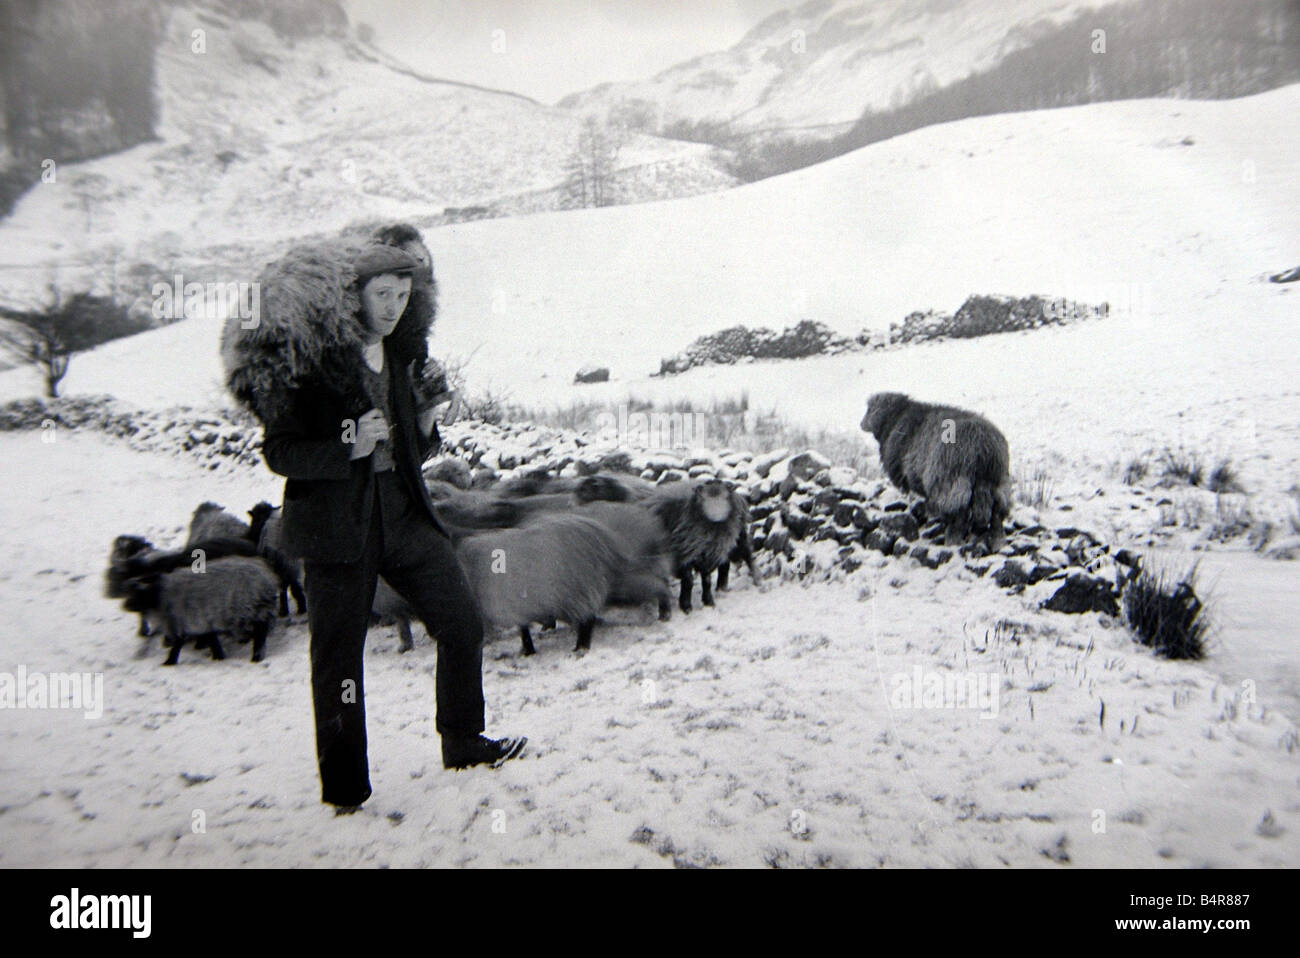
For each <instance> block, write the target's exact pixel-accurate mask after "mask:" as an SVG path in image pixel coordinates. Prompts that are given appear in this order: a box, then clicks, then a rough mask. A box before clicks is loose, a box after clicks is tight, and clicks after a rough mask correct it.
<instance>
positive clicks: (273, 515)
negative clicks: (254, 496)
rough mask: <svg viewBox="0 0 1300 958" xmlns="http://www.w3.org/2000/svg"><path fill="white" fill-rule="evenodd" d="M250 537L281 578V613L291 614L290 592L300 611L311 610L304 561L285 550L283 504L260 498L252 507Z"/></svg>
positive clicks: (249, 513)
mask: <svg viewBox="0 0 1300 958" xmlns="http://www.w3.org/2000/svg"><path fill="white" fill-rule="evenodd" d="M248 518H249V525H248V538H249V539H250V540H251V541H252V542H255V543H257V551H258V552H259V553H260V554H261V555H262V556H264V557H265V558H266V560H267V561H268V562H270V563H271V567H272V568H273V569H274V570H275V574H276V576H277V577H278V578H279V580H280V614H281V615H288V614H289V595H290V594H292V595H293V601H294V602H295V603H296V604H297V606H298V614H299V615H302V613H303V612H305V611H306V610H307V597H306V595H305V594H304V593H303V590H302V575H303V565H302V560H301V559H291V558H289V556H288V555H286V554H285V552H284V550H283V548H282V543H283V541H284V532H283V525H284V521H283V519H281V517H280V507H279V506H273V505H271V504H270V503H269V502H259V503H258V504H257V505H255V506H253V508H251V509H249V510H248Z"/></svg>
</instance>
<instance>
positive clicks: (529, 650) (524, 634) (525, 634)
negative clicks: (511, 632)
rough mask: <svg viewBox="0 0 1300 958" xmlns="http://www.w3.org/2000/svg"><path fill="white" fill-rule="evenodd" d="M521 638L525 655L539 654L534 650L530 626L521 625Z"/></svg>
mask: <svg viewBox="0 0 1300 958" xmlns="http://www.w3.org/2000/svg"><path fill="white" fill-rule="evenodd" d="M519 638H520V639H521V640H522V641H523V646H524V655H535V654H536V653H537V650H536V649H535V648H533V636H532V633H531V632H529V631H528V626H526V625H521V626H520V627H519Z"/></svg>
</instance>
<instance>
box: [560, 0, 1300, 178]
mask: <svg viewBox="0 0 1300 958" xmlns="http://www.w3.org/2000/svg"><path fill="white" fill-rule="evenodd" d="M958 28H960V29H961V36H960V37H950V36H949V33H950V32H951V31H953V30H955V29H958ZM792 35H794V36H795V37H797V38H799V39H800V42H801V43H802V44H803V45H804V46H805V47H806V53H805V54H804V55H795V54H794V53H793V52H792V51H791V50H790V49H789V48H790V45H791V43H793V42H794V41H792V40H791V36H792ZM828 35H829V38H830V39H827V37H828ZM940 41H942V42H940ZM758 49H762V50H763V51H764V52H763V53H762V55H761V56H757V55H756V51H757V50H758ZM935 51H941V52H939V53H936V52H935ZM716 57H717V58H720V61H719V62H725V63H727V64H728V65H729V66H728V68H727V69H726V70H724V69H722V68H721V67H720V65H719V62H715V61H714V60H713V59H710V58H702V59H699V60H695V61H691V62H690V63H688V64H683V65H681V66H680V67H674V68H673V69H672V70H670V71H666V72H665V73H664V74H661V75H660V76H659V77H656V78H655V80H654V81H650V83H649V84H646V85H644V86H641V87H638V86H636V85H621V86H618V87H613V86H611V87H604V88H599V89H598V90H596V91H592V92H591V93H590V94H580V95H577V96H574V97H570V98H567V99H566V100H564V101H562V103H564V104H566V105H571V106H574V107H586V108H593V107H594V106H596V105H597V104H601V105H604V106H605V107H606V108H609V109H614V110H616V111H619V112H621V113H623V114H625V115H628V116H631V117H634V118H639V119H640V122H641V123H642V125H643V128H646V129H654V130H657V131H661V132H664V133H665V134H666V135H676V136H682V137H683V138H686V139H691V140H696V141H700V142H710V143H715V144H720V145H725V146H726V147H728V148H729V149H731V150H734V151H735V152H736V154H737V155H738V162H737V164H736V165H735V166H734V167H733V168H732V169H733V172H735V173H737V175H739V176H740V177H741V178H743V179H748V180H753V179H759V178H762V177H764V176H770V175H773V174H776V173H782V172H787V171H789V170H793V169H798V168H800V167H804V166H808V165H809V164H811V163H816V162H820V161H822V160H826V159H829V158H830V157H833V156H838V155H840V154H842V153H846V152H848V151H849V150H853V149H857V148H859V147H862V146H865V145H867V144H868V143H874V142H877V141H879V140H883V139H888V138H889V137H891V136H897V135H899V134H901V133H906V132H909V131H911V130H915V129H919V128H921V127H924V126H928V125H930V124H933V123H943V122H948V121H951V120H958V119H964V118H966V117H971V116H983V115H988V114H993V113H1006V112H1015V111H1020V110H1033V109H1042V108H1049V107H1055V106H1069V105H1075V104H1083V103H1094V102H1104V101H1109V100H1122V99H1133V98H1142V97H1152V96H1174V97H1184V98H1204V99H1217V98H1225V97H1236V96H1245V95H1249V94H1252V93H1258V92H1261V91H1264V90H1269V89H1275V88H1277V87H1279V86H1284V85H1286V84H1289V83H1293V82H1296V81H1297V80H1300V2H1297V0H1234V2H1232V3H1223V2H1221V0H1143V2H1112V3H1106V2H1105V0H1099V2H1096V3H1092V4H1067V3H1046V2H1044V3H1038V4H1035V3H1032V2H1030V0H1022V2H1010V3H1006V2H998V3H990V2H988V0H955V2H946V3H940V4H930V5H929V6H927V7H920V6H918V5H916V4H906V5H904V6H894V5H891V4H888V3H882V4H871V5H869V6H868V5H864V4H862V3H858V2H855V3H847V4H846V3H839V4H832V3H829V2H827V0H817V2H814V3H810V4H807V5H806V6H804V7H801V8H799V9H798V10H796V11H793V12H787V13H782V14H778V15H776V16H774V17H772V18H769V20H767V21H764V23H763V24H761V25H760V26H759V27H758V28H756V29H755V30H754V31H753V32H751V34H750V35H749V36H748V37H746V38H745V40H744V41H742V43H741V44H739V45H738V46H737V47H735V48H733V49H732V50H731V51H728V52H727V53H726V54H718V55H716ZM706 65H707V69H706ZM832 67H834V68H832ZM773 71H775V75H773ZM760 77H761V78H765V79H764V82H763V84H759V85H760V86H761V87H762V89H761V92H760V93H758V94H756V95H754V96H746V95H744V92H743V91H744V90H747V89H749V87H751V86H754V85H755V84H756V83H757V78H760ZM724 86H725V87H726V88H727V89H729V90H731V91H732V95H733V101H732V102H734V103H736V104H739V105H741V106H742V107H743V106H744V105H745V104H747V103H749V102H750V101H751V100H752V101H754V102H753V105H752V106H750V107H748V108H743V109H739V110H737V111H735V112H733V113H730V114H727V113H725V112H719V111H718V110H717V109H715V108H714V107H713V106H712V105H710V100H709V97H708V96H705V95H703V94H701V93H700V91H701V90H706V91H707V90H713V91H714V92H716V90H717V89H720V88H722V87H724ZM795 91H801V92H802V94H803V96H804V100H803V103H804V107H803V112H800V113H797V114H796V113H792V112H790V110H789V109H788V108H787V107H786V106H785V105H784V104H786V103H787V102H788V101H789V99H790V98H791V97H792V96H794V94H795ZM814 91H815V92H816V95H813V94H814ZM750 92H751V93H752V91H750ZM656 97H657V98H658V99H656ZM854 98H856V102H858V103H859V104H861V106H859V107H858V108H857V110H856V111H855V117H854V119H853V120H852V121H849V122H845V121H844V111H845V106H846V103H848V102H849V101H851V100H853V99H854Z"/></svg>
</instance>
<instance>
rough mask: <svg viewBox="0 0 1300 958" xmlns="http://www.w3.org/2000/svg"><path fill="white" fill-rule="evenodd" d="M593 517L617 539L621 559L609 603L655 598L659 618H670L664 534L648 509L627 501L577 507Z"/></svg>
mask: <svg viewBox="0 0 1300 958" xmlns="http://www.w3.org/2000/svg"><path fill="white" fill-rule="evenodd" d="M577 514H578V515H582V516H589V517H590V518H592V519H595V520H596V521H597V522H599V523H600V524H601V525H603V526H604V527H605V528H606V529H608V530H609V531H610V532H611V533H613V535H614V537H615V538H616V539H617V541H618V543H619V546H620V549H621V551H622V553H623V557H624V563H623V566H622V567H621V568H620V569H619V572H618V576H617V577H616V578H615V580H614V585H613V587H612V588H611V590H610V595H609V602H610V604H611V605H637V606H639V605H641V604H642V603H643V602H648V601H649V600H651V599H654V600H656V603H657V605H658V611H659V619H660V621H665V622H666V621H667V620H669V619H670V618H672V591H671V588H670V585H669V583H670V581H671V579H672V564H671V562H670V561H669V554H668V536H667V534H666V533H665V532H664V528H663V526H662V525H661V524H660V523H659V520H658V519H657V518H656V517H655V515H654V514H653V513H651V512H650V511H649V510H648V509H644V508H642V507H641V506H638V505H633V504H631V503H622V502H599V501H598V502H591V503H588V504H587V505H585V506H582V507H581V508H579V509H578V511H577Z"/></svg>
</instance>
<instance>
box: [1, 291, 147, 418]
mask: <svg viewBox="0 0 1300 958" xmlns="http://www.w3.org/2000/svg"><path fill="white" fill-rule="evenodd" d="M50 294H51V300H52V301H51V302H50V304H49V305H48V306H46V307H44V308H43V309H11V308H8V307H4V306H0V318H3V319H8V320H12V321H13V324H12V325H10V326H9V327H8V328H4V329H0V346H3V347H4V348H5V349H6V350H8V351H9V352H10V353H11V354H13V355H14V356H15V357H16V358H18V359H19V360H20V361H22V362H26V363H31V364H32V365H34V366H36V367H37V368H38V369H40V371H41V375H42V376H43V377H44V379H45V395H46V396H48V397H49V398H50V399H55V398H57V397H58V395H59V383H60V381H62V379H63V377H64V376H66V375H67V373H68V362H69V361H70V360H71V358H72V354H73V353H78V352H83V351H85V350H87V349H91V348H93V347H94V346H97V345H99V344H100V343H103V342H107V341H108V340H110V339H117V338H119V337H121V336H129V335H131V334H132V333H137V332H140V331H141V330H142V329H145V328H147V324H144V323H142V322H141V321H139V320H133V319H132V318H131V316H130V315H129V313H128V311H127V310H126V308H125V307H123V306H119V305H118V304H117V303H115V302H114V301H113V300H111V299H108V298H106V297H103V296H93V295H91V294H90V293H77V294H76V295H74V296H73V297H71V298H70V299H67V300H65V299H64V298H63V295H62V293H61V292H60V290H59V287H58V284H57V283H51V284H50Z"/></svg>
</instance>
